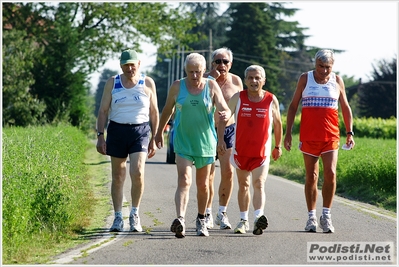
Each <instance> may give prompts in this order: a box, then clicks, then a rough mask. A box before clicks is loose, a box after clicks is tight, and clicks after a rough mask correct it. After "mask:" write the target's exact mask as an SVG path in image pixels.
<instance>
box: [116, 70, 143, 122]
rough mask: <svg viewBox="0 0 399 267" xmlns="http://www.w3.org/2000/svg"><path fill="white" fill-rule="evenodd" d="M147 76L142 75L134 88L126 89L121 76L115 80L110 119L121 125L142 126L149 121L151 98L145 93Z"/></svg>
mask: <svg viewBox="0 0 399 267" xmlns="http://www.w3.org/2000/svg"><path fill="white" fill-rule="evenodd" d="M144 79H145V75H144V74H140V78H139V81H138V82H137V84H136V85H135V86H134V87H132V88H125V87H124V86H123V84H122V81H121V77H120V75H117V76H116V77H115V79H114V88H113V89H112V91H111V95H112V98H111V108H110V112H109V119H110V120H111V121H114V122H117V123H121V124H141V123H144V122H148V121H149V117H150V116H149V115H150V114H149V113H150V98H149V97H148V95H147V94H146V93H145V92H144V86H145V82H144V81H145V80H144Z"/></svg>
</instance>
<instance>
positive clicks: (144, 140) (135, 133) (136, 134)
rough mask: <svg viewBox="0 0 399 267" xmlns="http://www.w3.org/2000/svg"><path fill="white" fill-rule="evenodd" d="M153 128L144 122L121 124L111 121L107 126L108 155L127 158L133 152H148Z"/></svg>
mask: <svg viewBox="0 0 399 267" xmlns="http://www.w3.org/2000/svg"><path fill="white" fill-rule="evenodd" d="M150 132H151V128H150V125H149V123H148V122H144V123H142V124H120V123H117V122H114V121H110V123H109V125H108V127H107V140H106V144H107V155H109V156H111V157H117V158H126V157H127V156H128V155H129V154H131V153H136V152H146V153H147V152H148V144H149V142H150Z"/></svg>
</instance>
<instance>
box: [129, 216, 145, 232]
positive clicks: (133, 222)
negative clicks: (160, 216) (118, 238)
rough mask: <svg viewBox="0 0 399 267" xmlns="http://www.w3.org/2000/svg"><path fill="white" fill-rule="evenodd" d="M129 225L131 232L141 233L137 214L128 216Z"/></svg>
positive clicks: (141, 229)
mask: <svg viewBox="0 0 399 267" xmlns="http://www.w3.org/2000/svg"><path fill="white" fill-rule="evenodd" d="M129 224H130V231H131V232H142V231H143V228H142V227H141V224H140V217H139V215H137V214H133V215H130V216H129Z"/></svg>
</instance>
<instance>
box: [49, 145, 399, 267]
mask: <svg viewBox="0 0 399 267" xmlns="http://www.w3.org/2000/svg"><path fill="white" fill-rule="evenodd" d="M165 153H166V148H163V149H161V150H158V151H157V154H156V156H155V157H154V158H152V159H149V160H147V165H146V174H145V175H146V178H145V182H146V184H145V190H144V196H143V199H142V203H141V206H140V217H141V223H142V226H143V228H144V229H145V230H146V232H143V233H131V232H129V231H128V230H129V222H128V214H129V209H130V204H129V205H126V207H125V208H124V210H123V213H124V216H125V231H124V232H122V233H118V234H113V233H109V232H108V228H109V227H110V226H111V224H112V220H113V217H112V216H113V212H112V211H110V215H111V216H110V217H109V218H107V219H106V220H107V225H106V226H105V227H104V228H103V229H99V230H98V232H95V233H90V234H88V235H87V236H86V238H88V239H90V240H91V241H90V244H88V245H84V246H80V247H77V248H75V249H73V250H70V251H67V252H65V253H62V254H61V255H59V256H58V257H57V258H56V259H55V260H54V262H52V264H77V265H98V264H102V265H304V264H313V265H315V264H316V263H315V262H313V261H310V260H309V255H310V254H309V250H308V247H307V245H308V242H311V244H320V246H321V245H323V244H322V243H321V242H331V244H335V245H339V246H341V245H342V246H344V245H345V244H346V245H347V244H354V245H357V244H358V242H365V243H366V244H369V245H370V246H371V245H373V244H377V245H378V243H377V242H385V243H386V242H392V243H393V245H394V248H392V251H393V252H392V253H393V259H392V262H388V263H383V264H396V262H397V260H396V255H397V219H396V213H392V212H387V211H385V210H381V209H378V208H376V207H374V206H371V205H366V204H362V203H358V202H354V201H349V200H347V199H343V198H340V197H335V200H334V204H333V208H332V216H333V217H332V218H333V224H334V227H335V233H333V234H324V233H322V232H321V229H318V232H317V233H307V232H305V231H304V227H305V224H306V220H307V210H306V204H305V198H304V193H303V185H301V184H298V183H295V182H291V181H288V180H286V179H283V178H280V177H276V176H273V175H269V177H268V179H267V181H266V196H267V199H266V207H265V215H266V216H267V217H268V219H269V227H268V228H267V229H266V230H265V232H264V233H263V235H260V236H255V235H253V234H252V227H253V219H254V218H253V208H252V204H251V209H250V213H249V216H250V217H249V220H250V222H251V223H250V231H249V232H248V233H246V234H234V233H233V230H220V229H218V228H214V229H212V230H210V236H209V237H199V236H196V232H195V218H196V215H197V202H196V187H195V180H193V185H192V187H191V190H190V201H189V204H188V212H187V215H186V237H185V238H183V239H177V238H175V236H174V233H172V232H170V225H171V223H172V221H173V220H174V219H175V217H176V211H175V204H174V194H175V189H176V182H177V178H176V177H177V172H176V165H174V164H166V154H165ZM271 164H273V162H272V163H271ZM217 166H218V165H217ZM194 179H195V172H194ZM129 180H130V179H129V178H127V179H126V183H125V198H126V201H127V203H130V193H129V188H130V181H129ZM219 181H220V169H219V168H217V170H216V177H215V185H216V188H217V186H218V184H219ZM321 200H322V198H321V195H320V194H319V200H318V206H317V211H318V216H320V214H321V210H322V207H321ZM110 209H112V206H111V202H110ZM217 209H218V197H217V196H216V197H215V199H214V202H213V210H214V212H213V213H214V214H213V216H214V217H215V212H216V211H217ZM227 213H228V217H229V219H230V222H231V224H232V226H233V228H234V227H235V225H236V224H237V223H238V221H239V209H238V203H237V186H236V185H235V186H234V190H233V195H232V198H231V201H230V204H229V206H228V209H227ZM385 243H384V244H385ZM358 254H359V253H357V254H356V256H358ZM347 255H349V254H347ZM321 263H323V264H331V263H326V262H321ZM317 264H320V262H318V263H317ZM334 264H337V263H334ZM338 264H344V265H352V264H361V265H375V264H377V263H375V262H373V261H372V260H370V259H367V260H366V261H361V262H357V263H352V262H338ZM378 264H382V263H378Z"/></svg>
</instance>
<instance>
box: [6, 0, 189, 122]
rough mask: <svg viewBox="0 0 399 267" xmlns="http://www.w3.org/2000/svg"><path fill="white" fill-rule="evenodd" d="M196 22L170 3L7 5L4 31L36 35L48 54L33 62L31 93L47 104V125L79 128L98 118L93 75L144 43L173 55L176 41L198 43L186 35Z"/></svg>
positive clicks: (45, 53) (139, 48)
mask: <svg viewBox="0 0 399 267" xmlns="http://www.w3.org/2000/svg"><path fill="white" fill-rule="evenodd" d="M193 23H194V21H193V20H192V18H191V14H189V13H187V14H186V13H181V12H180V11H179V9H178V8H177V9H176V8H171V7H170V6H169V5H168V4H167V3H147V2H142V3H139V2H108V3H104V2H59V3H52V2H42V3H35V2H33V3H27V2H23V3H22V2H21V3H3V25H7V27H4V26H3V30H5V31H15V30H20V31H24V32H26V36H27V37H28V38H31V39H32V38H33V36H35V38H36V39H35V40H36V44H37V46H38V47H39V48H40V49H43V54H41V56H40V58H39V59H35V60H34V61H32V64H33V66H34V67H33V69H32V74H33V80H34V83H33V84H32V86H31V92H30V93H32V94H34V95H37V96H38V99H39V100H41V101H44V102H45V103H46V109H45V112H44V114H45V116H46V119H47V121H48V122H50V123H52V122H54V121H58V120H68V121H70V122H71V123H72V124H73V125H78V126H81V125H82V123H85V122H86V121H88V117H89V116H90V115H91V114H92V113H93V110H92V109H90V108H89V107H88V106H87V102H88V99H87V97H88V96H89V88H90V86H89V84H88V82H87V80H88V76H89V75H90V74H91V73H93V72H94V71H95V70H96V69H97V68H98V67H99V66H102V65H103V64H104V63H105V62H106V60H107V59H109V58H114V57H116V56H119V54H120V52H121V51H122V50H123V49H125V48H133V49H136V50H137V51H138V52H141V51H142V48H141V47H140V44H141V43H142V42H151V43H153V44H156V45H157V46H158V49H159V50H160V51H170V50H173V49H174V47H175V44H176V41H175V40H179V42H181V43H183V44H184V43H187V42H188V41H193V40H195V39H196V36H195V35H190V34H186V31H187V30H188V29H190V28H191V27H192V25H193Z"/></svg>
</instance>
